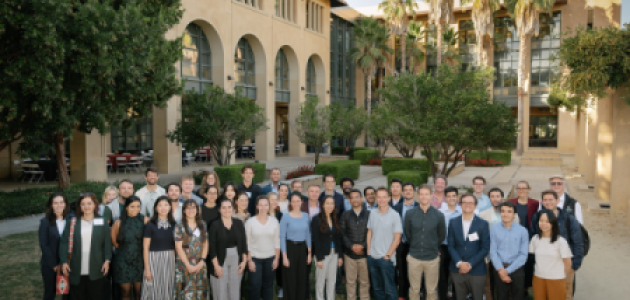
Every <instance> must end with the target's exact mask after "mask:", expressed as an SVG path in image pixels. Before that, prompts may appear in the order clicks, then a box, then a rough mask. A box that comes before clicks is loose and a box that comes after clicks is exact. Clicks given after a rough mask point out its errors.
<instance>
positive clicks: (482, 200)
mask: <svg viewBox="0 0 630 300" xmlns="http://www.w3.org/2000/svg"><path fill="white" fill-rule="evenodd" d="M472 184H473V190H474V191H475V193H474V195H475V198H477V202H478V203H477V209H476V210H475V214H479V213H480V212H482V211H484V210H486V209H488V208H490V207H491V206H492V203H490V198H488V196H486V195H484V194H483V189H485V188H486V179H485V178H483V176H475V178H473V180H472Z"/></svg>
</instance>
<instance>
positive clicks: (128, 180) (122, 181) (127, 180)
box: [118, 178, 133, 189]
mask: <svg viewBox="0 0 630 300" xmlns="http://www.w3.org/2000/svg"><path fill="white" fill-rule="evenodd" d="M125 182H126V183H129V184H131V186H133V182H132V181H131V179H127V178H125V179H123V180H121V181H119V182H118V189H120V185H121V184H123V183H125Z"/></svg>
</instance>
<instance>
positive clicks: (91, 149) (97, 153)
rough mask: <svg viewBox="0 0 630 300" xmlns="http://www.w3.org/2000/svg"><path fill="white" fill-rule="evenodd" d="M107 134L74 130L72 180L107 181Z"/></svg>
mask: <svg viewBox="0 0 630 300" xmlns="http://www.w3.org/2000/svg"><path fill="white" fill-rule="evenodd" d="M108 144H109V143H108V142H107V135H101V134H100V133H99V132H98V130H96V129H94V130H92V132H91V133H89V134H87V133H83V132H80V131H77V130H76V129H75V130H73V131H72V140H71V141H70V172H71V177H70V181H71V182H85V181H107V164H106V161H107V156H106V154H107V153H108V152H109V150H110V149H108V147H107V145H108Z"/></svg>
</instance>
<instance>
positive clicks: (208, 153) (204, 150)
mask: <svg viewBox="0 0 630 300" xmlns="http://www.w3.org/2000/svg"><path fill="white" fill-rule="evenodd" d="M197 152H199V153H202V154H205V155H206V156H207V157H208V158H207V159H208V160H209V159H210V158H211V157H212V156H211V155H212V151H211V150H210V147H203V148H199V149H197Z"/></svg>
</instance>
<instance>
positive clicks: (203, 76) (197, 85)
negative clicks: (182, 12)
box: [181, 23, 212, 92]
mask: <svg viewBox="0 0 630 300" xmlns="http://www.w3.org/2000/svg"><path fill="white" fill-rule="evenodd" d="M182 44H183V45H182V46H183V48H184V49H183V58H182V60H181V75H182V78H183V79H186V84H185V86H184V89H185V90H196V91H198V92H203V90H204V89H205V86H206V85H208V84H212V52H211V50H210V43H209V42H208V38H207V37H206V35H205V33H204V32H203V30H202V29H201V27H199V25H197V24H195V23H190V24H188V26H186V30H185V31H184V34H183V36H182Z"/></svg>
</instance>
